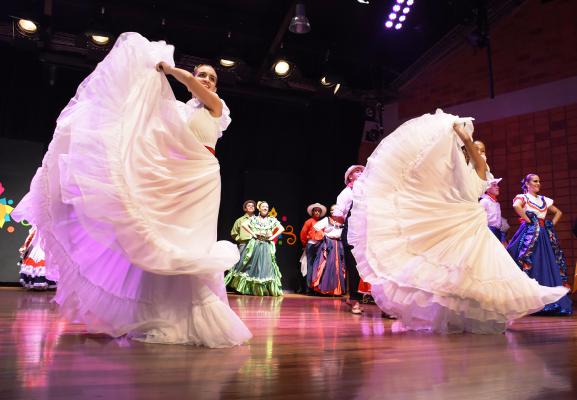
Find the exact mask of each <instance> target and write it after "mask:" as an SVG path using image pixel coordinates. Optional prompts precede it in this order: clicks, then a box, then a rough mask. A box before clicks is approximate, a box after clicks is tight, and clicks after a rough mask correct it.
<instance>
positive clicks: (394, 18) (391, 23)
mask: <svg viewBox="0 0 577 400" xmlns="http://www.w3.org/2000/svg"><path fill="white" fill-rule="evenodd" d="M396 3H397V4H395V5H393V7H392V8H391V10H392V12H390V13H389V16H388V19H387V21H386V22H385V28H387V29H391V28H392V27H395V29H396V30H399V29H401V28H402V27H403V24H402V22H405V21H406V19H407V14H408V13H409V12H411V7H410V6H412V5H413V4H414V0H407V1H406V3H405V0H397V1H396ZM401 4H405V6H404V7H403V8H402V13H403V14H402V15H398V13H399V12H401ZM395 22H396V23H395Z"/></svg>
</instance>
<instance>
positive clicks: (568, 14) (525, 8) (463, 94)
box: [399, 0, 577, 119]
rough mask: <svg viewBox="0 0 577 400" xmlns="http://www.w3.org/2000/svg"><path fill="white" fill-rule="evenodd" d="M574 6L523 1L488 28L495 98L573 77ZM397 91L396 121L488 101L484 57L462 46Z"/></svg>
mask: <svg viewBox="0 0 577 400" xmlns="http://www.w3.org/2000/svg"><path fill="white" fill-rule="evenodd" d="M576 21H577V1H575V0H556V1H551V2H547V3H541V1H540V0H527V1H525V3H523V4H522V5H521V6H519V7H518V8H517V9H516V10H515V11H514V13H513V14H512V15H509V16H507V17H505V18H503V19H501V20H500V21H498V22H497V23H496V24H495V25H494V26H492V27H491V33H490V35H491V43H492V50H493V51H492V54H493V70H494V74H493V75H494V80H495V94H496V95H499V94H502V93H507V92H511V91H515V90H520V89H524V88H527V87H531V86H536V85H539V84H543V83H547V82H552V81H557V80H561V79H563V78H567V77H571V76H575V75H576V74H577V23H576ZM463 41H464V44H463V46H461V47H460V48H458V49H457V50H456V51H455V52H454V53H452V54H451V55H449V56H448V57H446V58H444V59H442V60H440V61H439V62H437V63H435V64H433V65H430V66H428V67H427V68H426V69H425V70H423V71H422V72H421V73H420V74H419V75H418V76H417V77H415V78H414V79H412V80H411V81H410V82H408V83H407V84H405V85H404V86H403V87H402V88H400V98H399V117H400V118H401V119H408V118H411V117H414V116H417V115H421V114H424V113H427V112H430V111H431V110H434V109H435V108H437V107H441V108H444V107H447V106H451V105H455V104H461V103H466V102H470V101H473V100H477V99H481V98H485V97H488V96H489V89H488V88H489V81H488V72H487V71H488V69H487V54H486V51H485V49H476V48H473V47H471V46H470V45H468V44H466V43H465V39H463Z"/></svg>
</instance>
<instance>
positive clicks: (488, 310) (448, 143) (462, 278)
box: [348, 110, 567, 333]
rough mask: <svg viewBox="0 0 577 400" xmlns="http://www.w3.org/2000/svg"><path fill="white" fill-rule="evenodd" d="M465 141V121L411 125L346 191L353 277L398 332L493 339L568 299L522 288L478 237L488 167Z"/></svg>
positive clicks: (525, 281)
mask: <svg viewBox="0 0 577 400" xmlns="http://www.w3.org/2000/svg"><path fill="white" fill-rule="evenodd" d="M456 122H458V124H457V125H455V127H454V124H455V123H456ZM463 124H466V125H463ZM455 132H457V134H455ZM472 132H473V125H472V123H471V120H470V119H468V120H460V119H458V117H457V116H454V115H450V114H445V113H443V112H442V111H440V110H439V111H437V113H436V114H433V115H431V114H426V115H424V116H422V117H419V118H415V119H413V120H410V121H408V122H406V123H405V124H403V125H401V126H400V127H399V128H398V129H397V130H396V131H395V132H393V133H392V134H390V135H389V136H387V137H386V138H385V139H383V141H382V142H381V143H380V144H379V146H378V147H377V149H376V150H375V151H374V152H373V154H372V155H371V157H370V158H369V160H368V163H367V166H366V169H365V172H364V173H363V175H362V176H361V177H360V178H359V180H358V181H357V183H356V184H355V187H354V194H353V195H354V199H353V204H354V205H353V210H352V213H351V217H350V219H349V233H348V235H349V236H348V239H349V242H350V243H351V244H353V246H354V248H353V254H354V256H355V258H356V260H357V267H358V269H359V272H360V274H361V276H362V277H363V279H364V280H365V281H367V282H369V283H370V284H371V285H372V295H373V297H374V299H375V301H376V303H377V304H378V305H379V307H380V308H381V309H382V310H383V311H384V312H386V313H387V314H391V315H394V316H396V317H398V318H399V320H400V322H401V323H402V324H403V325H404V326H405V328H407V329H430V330H433V331H436V332H443V333H453V332H464V331H468V332H475V333H496V332H502V331H504V329H505V328H506V323H507V322H508V321H510V320H513V319H515V318H519V317H521V316H523V315H526V314H529V313H532V312H534V311H537V310H540V309H542V308H543V306H544V305H545V304H548V303H551V302H553V301H556V300H557V299H559V298H560V297H562V296H563V295H565V293H567V289H566V288H563V287H543V286H540V285H539V284H538V283H537V282H536V281H534V280H532V279H530V278H528V277H527V276H526V275H525V274H524V273H523V272H521V271H520V270H519V268H517V266H516V265H515V263H514V262H513V261H512V260H511V257H510V256H509V254H508V253H507V251H506V250H505V248H504V247H503V246H502V245H501V243H499V241H498V240H497V239H496V238H495V236H494V235H493V234H492V233H491V231H490V230H489V229H488V228H487V224H486V216H485V211H484V209H483V207H482V206H480V205H479V203H478V198H479V196H480V195H481V194H482V193H483V192H484V190H485V188H486V181H485V179H486V173H487V166H486V163H485V161H484V160H483V158H482V157H481V156H480V154H479V152H478V151H477V150H476V148H475V146H474V144H473V142H472V136H471V135H472ZM463 144H464V145H465V147H466V150H467V152H468V154H469V156H470V158H471V161H470V162H469V163H467V161H466V160H465V156H464V154H463V153H462V151H461V146H462V145H463Z"/></svg>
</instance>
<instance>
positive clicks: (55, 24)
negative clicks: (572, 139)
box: [0, 0, 520, 101]
mask: <svg viewBox="0 0 577 400" xmlns="http://www.w3.org/2000/svg"><path fill="white" fill-rule="evenodd" d="M399 1H400V0H399ZM296 3H297V2H296V1H294V0H189V1H177V0H163V1H160V0H128V1H110V0H107V1H94V0H76V1H73V0H8V1H3V2H2V7H3V8H4V10H3V14H4V18H3V20H2V21H1V23H2V24H1V26H0V41H1V43H2V45H3V46H11V47H18V46H20V47H22V48H26V49H28V50H29V51H31V52H37V54H38V57H39V58H40V59H41V60H42V61H43V62H46V63H53V64H57V65H60V66H68V67H71V68H81V69H82V68H84V69H86V70H87V71H88V70H90V68H92V67H93V66H94V65H95V64H96V62H97V61H98V60H99V59H101V58H102V57H103V56H104V55H105V54H106V49H100V48H97V47H96V46H94V45H90V44H89V43H87V40H86V36H85V34H84V33H85V32H86V31H87V29H90V28H91V27H93V26H94V25H95V24H100V25H102V26H104V27H105V28H106V29H108V30H110V31H111V32H112V33H113V34H118V33H120V32H124V31H137V32H140V33H142V34H143V35H145V36H147V37H149V38H150V39H165V40H167V41H168V42H170V43H172V44H174V45H175V47H176V49H177V53H176V62H177V64H179V65H181V66H184V67H191V66H192V65H194V64H195V63H198V62H209V63H217V62H218V61H216V60H218V59H219V57H221V56H222V55H223V54H224V55H227V56H229V57H233V56H234V57H236V58H237V59H238V61H239V62H238V64H237V67H236V68H235V69H233V70H224V69H222V70H220V71H219V73H220V76H221V85H220V87H221V90H222V89H224V90H232V91H234V90H245V91H251V90H273V91H276V92H279V93H282V94H286V95H300V96H323V95H325V96H330V95H332V92H333V91H334V90H332V89H331V90H327V89H326V88H323V87H322V85H321V84H320V78H321V76H322V75H323V74H324V73H325V72H327V71H329V72H330V73H332V75H331V76H332V77H333V78H334V79H335V80H338V81H340V82H342V90H341V91H340V92H339V94H338V95H339V96H341V97H343V98H348V99H351V100H358V101H364V100H367V99H371V98H373V99H375V98H376V99H381V100H385V101H386V100H388V99H392V98H394V97H395V95H396V88H397V87H398V85H399V84H400V83H402V81H403V74H405V75H406V74H407V71H408V70H410V67H411V66H414V65H415V64H416V63H418V62H419V61H422V60H423V58H424V57H426V56H427V54H429V55H430V53H431V51H432V50H433V49H435V45H437V47H438V45H439V43H440V42H442V39H443V40H446V38H447V37H452V40H453V41H455V40H457V41H461V42H462V41H466V40H467V38H469V39H470V36H471V32H472V31H474V30H475V29H477V28H478V23H479V18H478V16H479V10H481V14H482V12H483V10H489V14H491V13H493V14H494V11H495V9H496V8H502V7H503V4H508V5H511V4H519V3H520V1H506V0H503V1H491V0H435V1H426V0H414V4H412V6H411V11H410V13H409V14H408V15H407V16H406V21H405V22H404V26H403V28H402V29H400V30H395V29H385V27H384V23H385V21H386V20H387V16H388V15H389V13H390V12H391V10H392V7H393V6H394V5H395V4H397V0H386V1H385V0H381V1H378V0H370V3H369V4H362V3H359V2H358V1H357V0H315V1H303V2H302V3H304V5H305V7H306V16H307V17H308V19H309V21H310V25H311V28H312V29H311V31H310V32H309V33H307V34H295V33H292V32H290V31H289V29H288V27H289V24H290V21H291V18H292V17H293V16H294V13H295V4H296ZM404 3H405V4H403V7H404V6H405V5H406V1H405V2H404ZM102 10H104V16H103V17H102V16H101V15H100V14H101V12H102ZM10 16H17V17H27V18H30V19H32V18H34V19H35V20H37V21H38V22H39V23H40V31H39V33H38V34H37V35H36V36H35V37H34V38H28V39H22V38H19V37H18V33H17V32H16V31H15V29H14V26H13V25H14V23H13V21H14V19H13V18H11V17H10ZM281 53H282V54H283V55H285V56H286V57H288V58H289V59H290V60H291V62H293V63H294V65H295V66H296V68H295V70H294V72H293V73H292V74H291V76H290V77H288V78H286V79H278V78H275V77H274V75H273V74H272V72H271V65H272V63H273V62H274V61H275V59H276V57H277V56H279V55H280V54H281Z"/></svg>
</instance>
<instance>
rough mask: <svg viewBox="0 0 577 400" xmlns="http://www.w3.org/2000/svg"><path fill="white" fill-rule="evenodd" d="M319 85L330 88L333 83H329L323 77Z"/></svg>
mask: <svg viewBox="0 0 577 400" xmlns="http://www.w3.org/2000/svg"><path fill="white" fill-rule="evenodd" d="M321 85H323V86H326V87H330V86H333V85H334V83H332V82H331V81H329V80H328V79H327V77H326V76H323V77H322V78H321Z"/></svg>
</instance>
